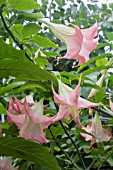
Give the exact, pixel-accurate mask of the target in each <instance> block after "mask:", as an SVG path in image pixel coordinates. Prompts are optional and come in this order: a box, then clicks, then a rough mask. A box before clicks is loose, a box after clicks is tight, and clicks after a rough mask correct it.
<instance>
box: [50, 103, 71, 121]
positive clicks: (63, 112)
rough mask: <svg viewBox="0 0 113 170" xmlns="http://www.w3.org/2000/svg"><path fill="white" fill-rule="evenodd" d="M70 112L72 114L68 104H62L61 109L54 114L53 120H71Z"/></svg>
mask: <svg viewBox="0 0 113 170" xmlns="http://www.w3.org/2000/svg"><path fill="white" fill-rule="evenodd" d="M70 114H71V110H69V107H68V106H62V105H60V107H59V111H58V113H57V115H56V116H54V118H53V119H52V122H56V121H59V120H63V119H65V120H69V119H70Z"/></svg>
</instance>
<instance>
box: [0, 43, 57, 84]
mask: <svg viewBox="0 0 113 170" xmlns="http://www.w3.org/2000/svg"><path fill="white" fill-rule="evenodd" d="M0 48H1V51H0V52H1V55H0V78H7V77H9V76H14V77H17V76H20V77H23V78H24V79H27V80H36V81H38V80H50V81H53V82H54V83H57V82H56V79H55V77H54V76H53V75H52V74H51V73H49V72H48V71H46V70H43V69H41V68H40V67H38V66H37V65H36V64H34V63H32V62H31V61H30V60H29V59H28V58H27V57H26V56H25V51H23V50H16V49H15V48H13V47H11V46H10V45H8V44H5V43H4V42H3V41H2V40H0ZM6 49H7V50H6Z"/></svg>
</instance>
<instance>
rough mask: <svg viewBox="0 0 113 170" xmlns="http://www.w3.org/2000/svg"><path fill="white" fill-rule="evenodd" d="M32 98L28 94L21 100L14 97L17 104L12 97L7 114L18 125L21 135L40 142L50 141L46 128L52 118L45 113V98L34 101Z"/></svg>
mask: <svg viewBox="0 0 113 170" xmlns="http://www.w3.org/2000/svg"><path fill="white" fill-rule="evenodd" d="M31 98H32V97H31V96H30V98H29V97H28V96H27V97H25V98H24V99H22V100H21V101H20V100H18V99H17V98H16V97H14V99H15V104H14V103H13V101H12V99H11V100H10V102H9V108H8V110H7V115H8V117H9V119H10V120H11V121H12V122H14V123H15V124H16V125H17V127H18V129H19V135H20V136H21V137H23V138H26V139H30V140H33V141H36V142H38V143H48V142H49V141H48V140H47V139H46V138H45V133H44V129H46V128H47V127H48V126H49V125H50V124H51V120H52V118H49V117H47V116H45V115H43V99H41V100H40V101H39V102H37V103H34V101H33V100H31Z"/></svg>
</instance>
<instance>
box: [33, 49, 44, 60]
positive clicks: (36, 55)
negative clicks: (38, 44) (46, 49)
mask: <svg viewBox="0 0 113 170" xmlns="http://www.w3.org/2000/svg"><path fill="white" fill-rule="evenodd" d="M39 53H40V55H41V56H42V57H45V56H46V55H45V54H44V53H43V52H42V51H41V50H40V49H38V50H37V51H36V53H35V57H34V58H37V57H38V55H39Z"/></svg>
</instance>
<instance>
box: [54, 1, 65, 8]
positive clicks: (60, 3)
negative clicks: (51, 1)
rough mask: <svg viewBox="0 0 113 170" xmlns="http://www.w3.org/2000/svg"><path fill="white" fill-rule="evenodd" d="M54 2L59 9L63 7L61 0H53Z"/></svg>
mask: <svg viewBox="0 0 113 170" xmlns="http://www.w3.org/2000/svg"><path fill="white" fill-rule="evenodd" d="M55 2H56V3H57V4H58V5H59V6H60V7H62V6H63V2H62V0H55Z"/></svg>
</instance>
